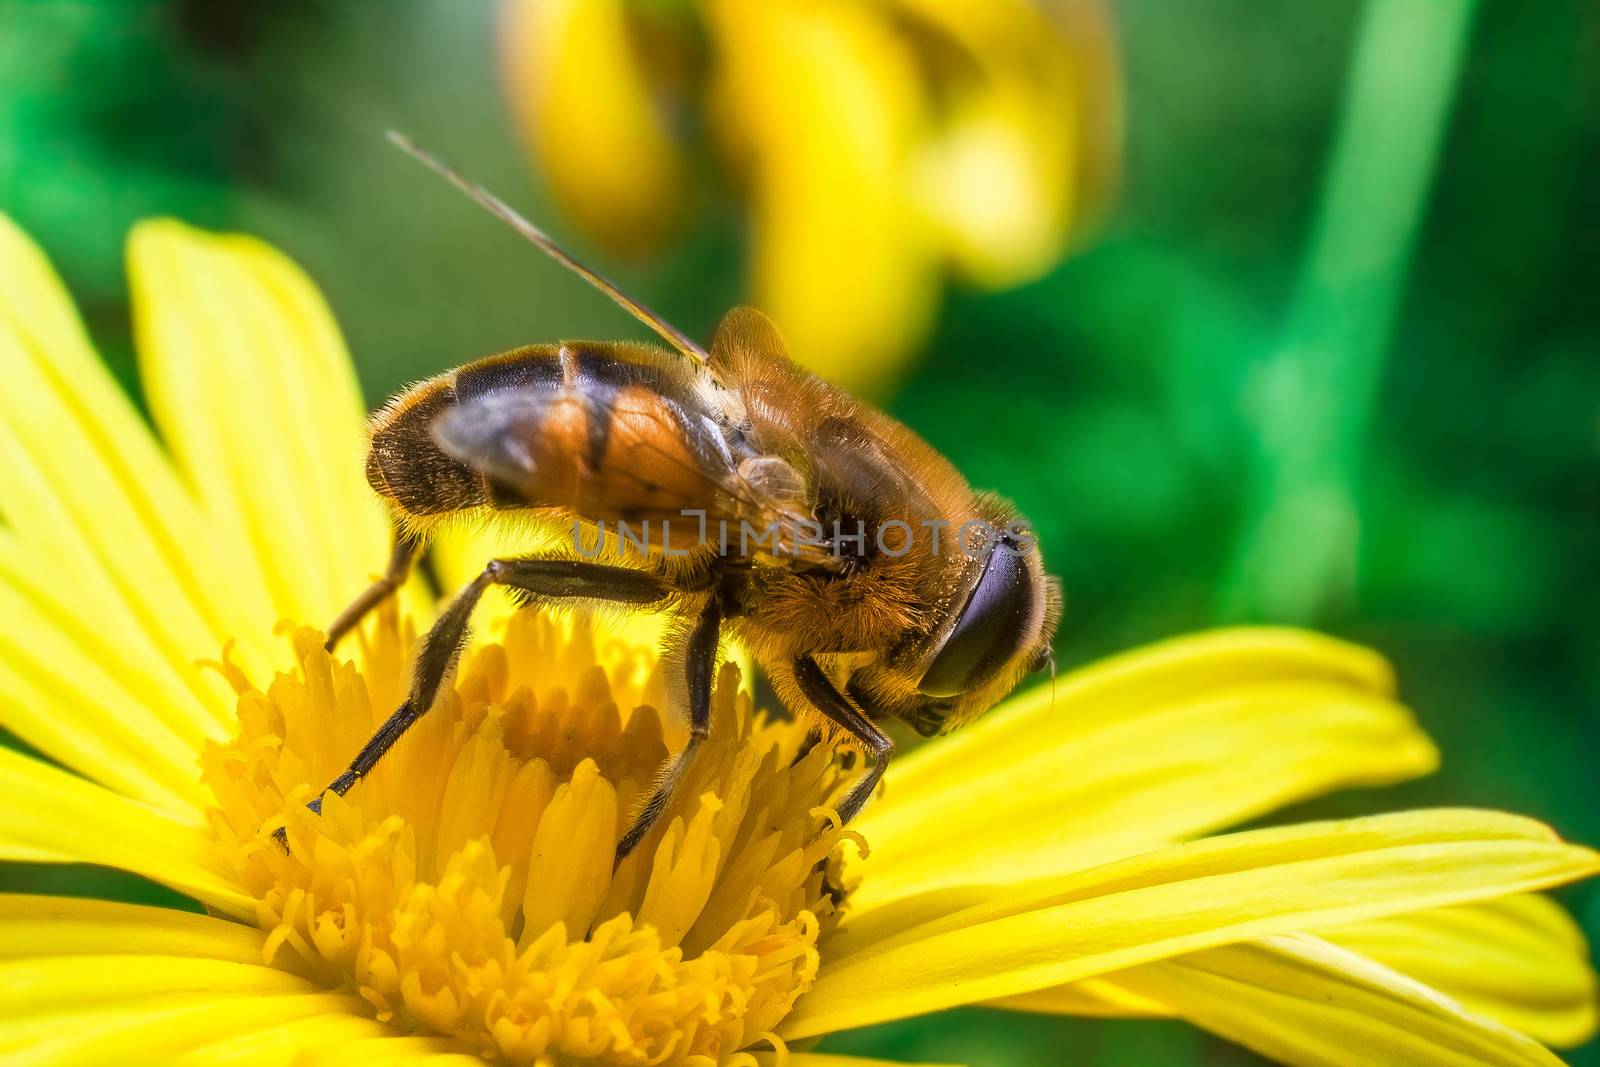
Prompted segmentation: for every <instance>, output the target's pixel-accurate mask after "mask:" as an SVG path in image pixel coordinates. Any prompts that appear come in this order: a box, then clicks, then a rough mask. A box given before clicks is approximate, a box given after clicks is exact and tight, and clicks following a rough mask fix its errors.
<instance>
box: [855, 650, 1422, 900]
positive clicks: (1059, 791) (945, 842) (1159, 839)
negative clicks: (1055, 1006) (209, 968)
mask: <svg viewBox="0 0 1600 1067" xmlns="http://www.w3.org/2000/svg"><path fill="white" fill-rule="evenodd" d="M1388 688H1389V677H1388V672H1387V669H1386V668H1385V667H1384V665H1383V664H1382V662H1381V661H1380V660H1378V659H1376V657H1373V656H1372V655H1371V654H1370V653H1367V652H1364V651H1363V650H1360V649H1356V648H1353V647H1352V646H1349V645H1345V644H1342V643H1340V642H1336V641H1332V640H1329V639H1326V638H1320V637H1316V636H1314V635H1311V634H1304V633H1297V632H1293V631H1277V630H1239V631H1224V632H1219V633H1216V634H1209V635H1202V636H1199V637H1191V638H1184V639H1181V640H1178V641H1173V642H1167V643H1164V644H1160V645H1156V646H1153V647H1151V648H1148V649H1145V650H1142V651H1139V652H1136V653H1132V654H1129V655H1125V656H1119V657H1116V658H1114V659H1111V660H1108V661H1104V662H1102V663H1100V664H1097V665H1095V666H1092V667H1089V668H1086V669H1084V670H1082V671H1078V672H1074V673H1072V674H1069V675H1067V676H1066V677H1064V678H1062V679H1061V680H1060V682H1059V683H1058V685H1057V686H1056V691H1055V694H1054V697H1053V698H1052V696H1051V693H1050V689H1049V688H1048V687H1044V688H1042V689H1035V690H1032V691H1030V692H1028V693H1026V694H1024V695H1022V696H1020V697H1018V698H1015V699H1013V700H1011V701H1008V702H1007V703H1006V704H1004V705H1002V706H1001V707H1000V708H998V709H996V710H995V711H993V712H991V713H990V715H989V716H987V717H986V718H984V719H982V720H980V721H979V722H977V723H976V724H974V725H973V726H971V727H969V728H967V729H966V730H963V731H962V732H960V733H958V734H954V735H952V736H951V737H949V738H945V739H942V740H940V741H938V742H935V743H933V744H930V745H927V746H924V747H923V748H921V749H918V750H917V751H915V752H914V753H912V754H911V755H910V756H908V757H907V758H906V759H904V760H901V761H897V762H896V763H895V764H893V765H891V767H890V770H889V781H888V785H887V787H886V789H885V793H884V796H883V797H882V798H880V799H879V800H878V801H877V802H875V803H874V805H873V806H871V807H869V808H868V810H867V812H866V813H865V814H864V816H863V818H862V822H861V829H862V832H863V833H865V834H866V835H867V839H868V840H869V841H871V842H873V851H872V855H871V856H870V857H869V858H868V859H867V861H866V863H865V864H864V868H863V871H864V875H865V878H864V880H863V883H862V885H861V888H860V889H859V890H858V891H857V893H856V894H855V895H854V896H853V897H852V901H851V908H852V911H853V913H855V914H856V915H858V916H860V915H865V914H867V913H870V912H871V911H873V910H874V909H875V908H877V907H880V906H882V905H883V904H885V903H889V902H892V901H895V900H899V899H903V898H906V897H910V896H914V895H918V894H928V893H932V892H935V891H937V890H940V889H952V888H955V887H961V886H968V887H975V886H985V885H990V886H997V885H1004V884H1020V883H1023V882H1026V881H1029V880H1032V879H1037V878H1045V877H1054V876H1056V875H1060V874H1063V873H1068V872H1071V871H1073V870H1079V869H1082V868H1084V867H1089V866H1093V865H1096V864H1099V863H1104V862H1108V861H1109V860H1112V859H1115V858H1118V857H1120V856H1125V855H1131V854H1133V853H1135V852H1141V851H1146V850H1149V849H1152V848H1156V847H1158V846H1161V845H1164V844H1168V843H1171V842H1174V841H1178V840H1182V839H1184V838H1186V837H1191V836H1194V835H1196V834H1200V833H1204V832H1207V831H1211V830H1216V829H1220V828H1222V827H1224V826H1228V825H1231V824H1233V823H1237V822H1239V821H1241V820H1244V819H1248V818H1251V817H1254V816H1257V815H1261V814H1264V813H1266V812H1268V811H1271V810H1273V809H1274V808H1277V807H1279V806H1281V805H1283V804H1285V803H1289V802H1291V801H1294V800H1299V799H1302V798H1305V797H1308V796H1314V795H1316V794H1319V793H1323V792H1326V791H1328V790H1331V789H1335V788H1340V787H1344V786H1351V785H1376V784H1382V783H1387V782H1392V781H1397V780H1400V779H1404V778H1408V777H1411V776H1414V775H1417V774H1422V773H1426V772H1427V771H1430V770H1432V769H1433V767H1434V765H1435V762H1436V754H1435V752H1434V749H1433V746H1432V745H1431V744H1430V743H1429V742H1428V740H1427V738H1426V737H1425V736H1424V735H1423V734H1422V733H1421V731H1420V730H1418V728H1417V726H1416V723H1415V722H1414V721H1413V719H1412V717H1411V715H1410V713H1409V712H1407V711H1406V710H1405V709H1404V708H1402V707H1401V706H1400V705H1398V704H1396V703H1395V702H1394V701H1393V700H1392V699H1390V698H1389V697H1388V696H1387V695H1386V694H1387V690H1388Z"/></svg>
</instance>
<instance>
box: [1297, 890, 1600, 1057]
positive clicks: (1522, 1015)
mask: <svg viewBox="0 0 1600 1067" xmlns="http://www.w3.org/2000/svg"><path fill="white" fill-rule="evenodd" d="M1322 936H1323V937H1325V938H1326V939H1327V940H1329V941H1332V942H1333V943H1335V944H1337V945H1340V946H1342V947H1344V948H1347V949H1350V950H1352V951H1354V952H1357V953H1359V954H1361V955H1363V956H1367V957H1370V958H1371V959H1374V960H1376V961H1378V962H1379V963H1382V964H1384V965H1386V966H1389V967H1392V968H1394V969H1395V970H1396V971H1399V972H1400V973H1401V974H1404V975H1406V976H1407V977H1409V978H1414V979H1416V980H1417V981H1420V982H1422V983H1423V984H1424V985H1427V986H1431V987H1432V988H1434V989H1437V990H1439V991H1440V992H1441V993H1445V994H1447V995H1448V996H1450V997H1452V998H1453V999H1455V1000H1456V1001H1457V1002H1459V1003H1460V1004H1462V1005H1463V1006H1465V1007H1466V1008H1468V1009H1469V1010H1471V1011H1474V1012H1477V1013H1479V1014H1481V1015H1487V1016H1489V1017H1490V1018H1492V1019H1496V1020H1498V1021H1500V1022H1502V1023H1505V1024H1506V1025H1507V1026H1510V1027H1511V1028H1512V1029H1514V1030H1519V1031H1521V1032H1522V1033H1525V1034H1528V1035H1530V1036H1532V1037H1535V1038H1538V1039H1539V1040H1540V1041H1543V1042H1545V1043H1546V1044H1551V1045H1557V1046H1561V1047H1570V1046H1573V1045H1578V1044H1581V1043H1583V1042H1584V1041H1586V1040H1588V1039H1589V1038H1590V1037H1592V1036H1593V1035H1594V1032H1595V1025H1596V1012H1595V995H1596V983H1595V973H1594V969H1593V967H1592V966H1591V965H1590V962H1589V946H1588V945H1587V944H1586V943H1585V941H1584V937H1583V933H1582V931H1581V930H1579V928H1578V925H1577V923H1575V922H1573V921H1572V918H1571V917H1570V916H1569V915H1568V914H1567V913H1566V911H1565V910H1564V909H1563V908H1562V907H1561V906H1560V905H1558V904H1557V903H1555V902H1554V901H1552V900H1550V899H1548V898H1546V897H1540V896H1521V897H1507V898H1505V899H1503V900H1491V901H1485V902H1484V903H1481V904H1473V905H1469V906H1464V907H1459V908H1441V909H1438V910H1435V911H1425V912H1418V913H1417V914H1414V915H1395V916H1391V917H1389V918H1386V919H1379V920H1375V921H1373V922H1368V923H1361V924H1359V925H1356V926H1347V927H1339V928H1337V929H1334V930H1327V931H1324V932H1323V935H1322Z"/></svg>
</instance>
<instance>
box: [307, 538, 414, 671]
mask: <svg viewBox="0 0 1600 1067" xmlns="http://www.w3.org/2000/svg"><path fill="white" fill-rule="evenodd" d="M417 547H418V546H417V542H416V541H415V540H414V539H412V538H410V537H407V536H406V535H405V534H404V533H403V532H401V531H400V530H395V532H394V548H393V549H392V550H391V551H390V553H389V565H388V566H386V567H385V568H384V569H383V577H381V578H379V579H378V580H377V581H375V582H373V583H372V584H371V585H369V586H367V588H366V589H364V590H363V591H362V593H361V595H360V596H358V597H356V598H355V599H354V600H352V601H351V602H350V606H349V607H347V608H345V609H344V610H343V611H341V612H339V616H338V618H336V619H334V620H333V622H331V623H329V624H328V640H327V641H326V642H325V643H324V645H323V647H324V648H326V649H327V650H328V651H329V652H332V651H333V649H334V646H335V645H337V644H338V643H339V639H340V638H342V637H343V636H344V635H345V634H347V633H349V632H350V631H351V630H353V629H355V626H356V624H357V623H359V622H360V621H361V620H362V619H363V618H365V617H366V614H367V612H369V611H371V610H372V609H373V608H375V607H377V606H378V605H379V604H381V603H383V599H384V598H385V597H387V596H389V595H390V594H392V593H393V592H394V591H395V590H397V589H399V588H400V586H401V585H402V584H404V582H405V580H406V575H408V574H410V573H411V563H412V561H413V560H415V559H416V558H417Z"/></svg>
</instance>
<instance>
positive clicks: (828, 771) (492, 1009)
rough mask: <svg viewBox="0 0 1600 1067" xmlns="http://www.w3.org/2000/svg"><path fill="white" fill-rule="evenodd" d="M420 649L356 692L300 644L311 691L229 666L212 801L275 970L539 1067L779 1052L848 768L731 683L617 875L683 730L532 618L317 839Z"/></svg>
mask: <svg viewBox="0 0 1600 1067" xmlns="http://www.w3.org/2000/svg"><path fill="white" fill-rule="evenodd" d="M411 636H412V635H411V634H410V633H409V632H407V631H405V630H404V629H403V627H402V624H401V623H400V622H399V621H398V619H397V616H396V615H395V613H394V612H392V611H390V612H387V613H385V614H384V616H383V617H382V618H381V619H380V620H379V621H378V624H377V625H376V626H375V627H373V629H372V633H371V635H370V636H369V637H368V638H367V639H366V647H365V648H364V650H363V652H364V654H363V655H362V656H360V657H359V661H360V662H361V663H362V664H364V666H363V667H358V666H357V665H356V664H354V663H350V662H344V661H342V660H340V659H337V658H336V657H334V656H330V655H329V654H327V653H326V652H324V651H323V650H322V647H321V638H320V635H319V634H316V633H315V632H313V631H311V630H304V631H300V632H298V633H296V634H294V635H293V637H294V642H295V648H296V652H297V654H298V659H299V663H300V668H299V670H298V671H296V672H295V673H294V674H292V675H284V676H280V677H279V678H277V679H276V680H275V681H274V682H272V684H271V685H269V686H268V687H267V688H266V689H265V690H264V691H262V690H258V689H256V688H253V687H252V686H251V685H250V684H249V682H248V681H247V680H246V679H245V678H244V677H243V676H242V675H241V674H240V673H239V672H238V671H236V670H234V669H232V668H231V667H227V666H226V665H224V670H225V671H226V673H227V674H228V676H229V677H230V679H231V680H232V682H233V684H234V687H235V689H236V690H237V691H238V694H239V699H238V708H239V733H238V736H237V738H236V739H235V740H234V741H232V742H231V743H229V744H226V745H214V746H211V747H210V748H209V750H208V751H207V752H206V754H205V777H206V781H207V782H208V784H209V785H210V786H211V788H212V790H213V792H214V793H215V795H216V798H217V806H216V808H215V809H214V811H213V815H212V819H213V822H214V825H215V827H216V829H217V832H218V835H219V837H220V840H221V842H222V846H223V848H224V849H225V850H226V851H227V852H228V855H229V858H230V860H231V862H232V863H233V865H234V867H235V868H236V869H237V871H238V873H239V876H240V878H241V879H242V880H243V881H244V883H245V885H246V886H247V887H248V888H249V889H250V890H251V891H252V892H253V893H254V894H255V896H256V897H257V898H258V899H259V901H260V904H259V916H258V919H259V921H260V923H261V925H262V927H263V929H266V930H268V931H270V932H271V936H270V938H269V940H268V949H267V951H268V954H269V956H270V957H271V960H272V962H274V963H276V964H278V965H280V966H284V967H288V968H291V969H295V970H298V971H302V972H305V973H309V974H312V975H314V976H316V977H319V978H321V979H323V980H325V981H328V982H330V983H341V984H347V985H348V986H350V987H352V988H354V989H356V990H358V991H359V992H360V993H361V995H362V996H364V997H365V998H366V999H367V1000H368V1001H370V1002H371V1003H372V1005H373V1007H374V1010H375V1012H376V1013H377V1015H378V1017H379V1018H381V1019H384V1020H390V1021H392V1022H393V1023H394V1024H395V1025H396V1026H397V1027H399V1028H402V1029H407V1030H416V1031H420V1032H426V1031H434V1032H438V1033H442V1034H449V1035H453V1036H455V1037H457V1038H460V1039H463V1040H465V1041H467V1042H468V1043H470V1044H471V1045H473V1046H474V1047H476V1048H478V1049H480V1050H481V1051H482V1052H484V1053H485V1054H486V1055H491V1056H496V1057H501V1058H505V1059H508V1060H512V1061H516V1062H528V1063H532V1062H536V1061H538V1062H550V1060H547V1059H541V1058H542V1057H550V1058H552V1059H553V1060H554V1061H557V1062H564V1061H566V1060H567V1059H572V1058H582V1059H585V1060H592V1061H594V1062H599V1063H617V1064H700V1063H707V1064H709V1063H714V1062H726V1060H727V1057H728V1055H729V1054H730V1053H732V1052H733V1051H734V1050H738V1049H742V1048H745V1047H746V1046H748V1045H751V1044H753V1043H757V1042H759V1041H760V1040H761V1039H762V1037H763V1036H764V1035H766V1034H768V1033H769V1032H770V1031H771V1030H772V1029H773V1028H774V1027H776V1026H777V1024H778V1022H779V1021H780V1020H781V1019H782V1018H783V1016H784V1015H785V1014H786V1013H787V1012H788V1010H789V1008H790V1006H791V1005H792V1004H793V1003H794V1001H795V999H796V998H797V997H798V996H799V995H800V994H801V993H803V992H804V991H805V990H806V989H807V988H808V987H809V986H810V984H811V981H812V978H813V977H814V975H815V972H816V968H817V963H818V954H817V941H818V938H819V937H820V936H821V935H822V934H823V932H824V931H825V930H826V929H827V928H830V927H831V926H832V925H833V923H834V921H835V918H836V915H837V908H838V900H839V898H840V896H841V893H842V890H841V889H840V887H839V884H838V879H839V875H838V859H839V856H838V853H839V851H840V844H841V840H842V838H843V837H844V836H846V835H845V834H843V833H841V831H840V830H839V829H838V828H837V825H836V821H835V820H832V819H830V818H828V817H827V813H826V812H825V811H819V810H818V809H823V808H826V806H827V804H828V802H829V800H830V799H831V798H832V797H833V794H834V793H835V791H836V789H837V787H838V785H839V784H840V781H841V777H842V772H841V770H840V768H839V763H838V761H837V760H836V759H835V758H834V755H835V753H834V750H833V749H832V747H831V746H830V745H814V746H812V745H809V744H808V741H807V737H806V732H805V730H804V729H803V728H801V727H798V726H796V725H795V724H793V723H789V722H773V721H768V720H766V719H765V718H764V717H762V716H760V715H758V714H757V713H756V712H755V710H754V708H753V707H752V704H751V702H750V699H749V697H748V696H747V695H745V694H742V693H740V692H739V691H738V672H737V670H736V669H735V668H733V667H731V666H730V667H725V668H724V669H723V672H722V675H721V677H720V678H719V680H718V685H717V690H716V695H715V698H714V703H713V715H712V728H711V736H710V738H709V740H708V742H707V743H706V745H705V746H704V748H703V749H702V750H701V753H700V755H699V756H698V758H697V759H696V761H695V763H694V764H693V766H692V768H691V770H690V771H689V775H688V777H687V779H686V780H685V781H684V782H683V783H682V785H681V786H680V787H679V789H678V790H677V792H676V794H675V796H674V799H673V802H672V805H671V806H670V807H669V809H668V810H667V811H666V813H665V814H664V815H663V817H662V818H661V820H660V821H659V822H658V823H657V826H656V829H655V830H654V831H653V832H652V833H651V835H650V837H648V838H647V839H646V840H645V842H644V843H643V844H642V845H641V846H640V847H639V848H638V849H637V850H636V851H635V852H634V853H632V854H631V855H630V856H629V857H628V858H627V859H626V860H625V861H624V862H623V863H622V864H621V865H620V866H619V867H617V868H616V869H615V870H613V855H614V850H615V848H616V842H617V839H618V837H619V836H620V835H621V833H622V831H623V829H624V828H625V827H626V825H627V822H628V817H629V815H630V814H631V810H632V808H633V807H634V805H636V804H637V803H640V802H642V800H643V798H644V797H645V796H647V795H648V793H649V790H650V787H651V785H652V784H653V782H654V778H655V776H656V775H657V774H658V773H659V771H660V768H661V767H662V765H663V763H664V762H665V761H666V758H667V755H668V752H669V743H671V745H672V747H676V745H677V744H678V743H680V742H681V738H679V737H676V736H674V735H675V734H682V733H683V728H682V726H681V725H680V724H679V723H678V722H677V721H676V720H675V719H673V718H672V717H671V716H663V714H662V713H661V712H659V711H658V710H657V709H658V708H661V707H665V706H668V705H669V704H670V701H668V699H667V698H666V696H665V694H664V692H663V688H662V682H661V674H660V672H659V671H658V670H657V669H656V664H655V660H654V657H653V656H652V655H649V654H647V653H644V652H642V651H640V650H638V649H636V648H630V647H628V646H625V645H622V644H621V643H618V642H610V643H606V644H605V646H604V647H603V648H599V649H597V647H596V645H597V642H596V641H595V639H594V638H593V636H592V634H591V633H590V631H589V630H588V629H587V628H585V627H582V626H571V625H566V624H563V623H561V622H559V621H555V620H552V619H550V618H547V617H544V616H541V615H538V614H536V613H531V612H524V613H521V614H519V615H517V616H514V617H513V618H512V620H511V621H510V623H509V624H508V626H507V628H506V634H505V638H504V640H503V642H501V643H496V644H485V645H482V646H480V647H478V648H477V649H476V650H475V651H473V652H472V653H470V655H469V657H468V660H467V663H466V665H465V666H464V667H463V669H462V670H461V672H460V676H459V678H458V679H457V680H456V683H455V686H454V687H453V688H448V687H447V688H446V689H445V691H444V692H443V693H442V694H441V696H440V698H439V700H438V702H437V703H436V704H435V706H434V707H433V709H432V710H431V711H430V712H429V714H428V715H427V716H425V717H424V718H423V719H422V721H421V722H419V723H418V724H417V725H416V726H415V727H414V728H413V729H412V730H411V731H410V732H409V733H408V734H407V735H406V737H405V738H404V739H403V740H402V741H400V742H399V744H397V745H396V746H395V748H394V750H393V751H392V752H391V753H390V754H389V756H388V757H387V758H386V759H385V760H384V762H383V763H381V764H380V765H379V767H378V768H377V770H376V772H375V773H373V774H372V775H371V776H370V777H368V778H366V779H364V780H363V781H361V782H360V783H359V784H358V785H357V786H356V787H355V789H353V790H352V791H351V792H350V793H349V794H348V795H347V796H345V797H337V796H334V795H332V794H329V795H328V796H327V797H326V798H325V800H324V807H323V812H322V815H321V816H320V817H319V816H316V815H313V814H311V813H310V812H308V811H306V810H305V807H304V805H305V803H306V801H307V800H309V799H310V798H311V796H312V793H311V788H310V785H309V783H312V782H324V781H327V780H328V779H330V778H331V777H333V776H334V775H335V774H336V773H338V772H339V771H340V770H342V769H343V761H344V760H346V759H348V757H349V754H350V753H351V752H354V751H355V750H356V749H357V748H359V747H360V745H361V744H362V742H363V741H364V740H365V739H366V737H367V736H368V735H369V734H370V733H371V731H372V730H373V729H374V727H375V726H376V725H377V724H378V723H379V722H381V721H382V719H383V717H384V716H385V715H386V714H387V712H388V711H389V710H390V709H391V708H393V707H394V706H395V704H396V703H398V701H399V699H400V697H401V695H402V690H401V687H402V686H403V685H404V684H405V679H406V677H407V675H406V670H405V662H404V660H405V650H406V648H407V647H408V646H409V643H410V642H409V639H410V637H411ZM623 708H628V709H631V710H630V711H628V712H626V713H624V712H623V711H622V710H620V709H623ZM285 824H286V825H287V830H288V834H287V837H288V846H289V847H288V848H287V849H285V848H284V847H283V846H282V845H280V844H279V843H278V842H277V841H276V840H275V839H274V838H273V837H272V831H273V830H275V829H276V828H277V827H279V826H282V825H285Z"/></svg>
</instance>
